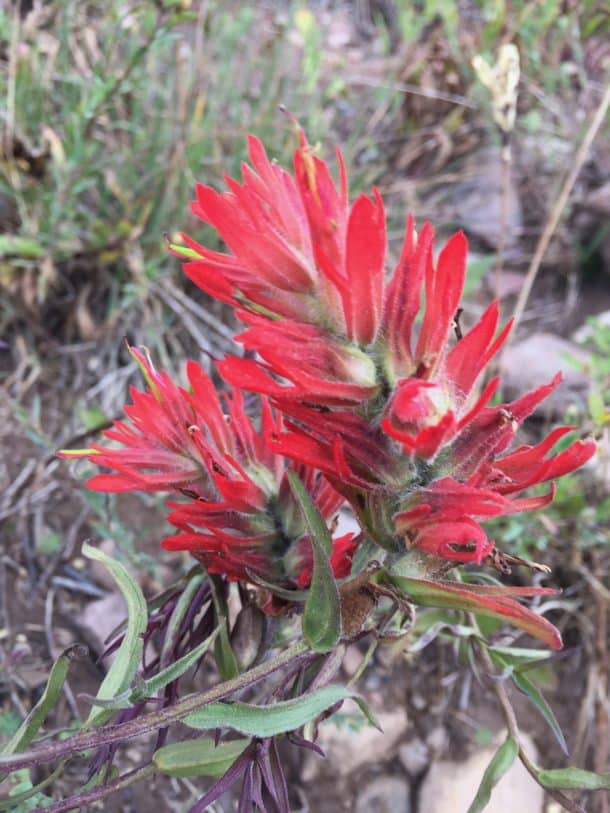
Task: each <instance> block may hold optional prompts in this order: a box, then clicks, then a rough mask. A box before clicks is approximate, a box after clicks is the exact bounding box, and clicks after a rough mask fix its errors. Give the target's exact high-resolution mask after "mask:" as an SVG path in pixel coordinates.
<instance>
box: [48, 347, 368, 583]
mask: <svg viewBox="0 0 610 813" xmlns="http://www.w3.org/2000/svg"><path fill="white" fill-rule="evenodd" d="M131 353H132V355H133V357H134V358H135V359H136V360H137V362H138V364H139V366H140V368H141V370H142V372H143V373H144V376H145V379H146V381H147V383H148V387H147V389H146V390H145V391H144V392H142V391H140V390H137V389H136V388H135V387H132V388H131V398H132V404H130V405H127V406H126V407H125V413H126V415H127V417H128V419H129V422H125V421H116V422H115V424H114V426H113V428H112V429H109V430H107V431H106V432H105V433H104V435H105V437H106V439H107V440H110V441H116V442H118V443H120V444H122V446H121V448H111V447H108V446H97V445H96V446H93V447H91V448H90V449H84V450H80V451H77V452H64V453H63V454H64V456H69V457H75V456H80V457H87V458H88V459H89V460H90V461H92V462H94V463H96V464H97V465H100V466H104V467H106V468H109V469H111V470H112V473H110V474H98V475H95V476H94V477H92V478H91V479H90V480H88V482H87V486H88V487H89V488H91V489H93V490H96V491H109V492H121V491H162V492H170V493H174V494H177V495H181V496H182V497H185V498H187V500H188V502H170V503H169V505H170V508H171V509H172V511H171V513H170V514H169V516H168V519H169V521H170V522H171V523H172V524H173V525H175V526H176V527H177V528H179V529H180V531H181V533H178V534H175V535H172V536H169V537H167V538H166V539H164V540H163V543H162V545H163V547H164V548H166V549H168V550H187V551H189V552H191V553H192V554H193V556H195V558H197V559H198V560H199V561H200V562H202V563H203V564H204V565H205V567H206V568H207V569H208V571H209V572H211V573H220V574H223V575H225V576H227V577H228V578H229V579H232V580H241V581H244V582H247V581H250V580H251V579H252V578H256V577H257V576H259V577H261V578H264V579H266V580H269V581H271V582H274V583H275V582H279V583H285V584H286V585H288V586H293V587H294V586H300V587H301V586H307V584H308V583H309V579H310V577H311V552H310V549H309V544H308V540H307V535H306V533H305V527H304V525H303V522H302V519H301V517H300V514H299V512H298V509H297V507H296V505H295V504H294V500H293V497H292V493H291V491H290V488H289V485H288V481H287V479H286V474H287V471H288V470H289V469H291V468H292V469H294V470H295V471H296V473H297V474H298V475H299V476H300V478H301V479H302V481H303V482H304V483H305V486H306V488H307V489H308V492H309V494H310V496H311V497H312V499H313V501H314V503H315V504H316V506H317V507H318V510H319V511H320V513H321V514H322V516H323V517H324V518H325V519H328V520H329V521H330V520H332V518H333V517H334V516H335V515H336V513H337V511H338V509H339V507H340V505H341V504H342V502H343V498H342V497H341V496H340V495H339V494H338V493H337V492H336V491H335V490H334V489H333V488H332V486H331V485H330V484H329V483H328V481H326V480H325V479H324V478H323V477H322V476H321V475H320V474H319V473H317V472H315V471H314V470H312V469H310V468H308V467H307V466H305V465H303V464H300V463H293V464H291V463H290V462H289V461H287V460H286V459H285V458H283V457H282V456H280V455H278V454H277V453H276V452H274V451H273V449H272V446H271V443H270V438H271V436H272V435H275V434H277V433H278V432H280V431H281V425H282V419H281V417H280V416H279V415H278V414H277V413H275V412H274V410H273V409H272V408H271V406H270V405H269V403H268V401H267V400H266V399H265V398H262V399H261V402H260V414H259V416H258V426H255V423H254V421H253V420H252V419H251V418H250V416H249V415H248V414H247V413H246V410H245V406H244V399H243V396H242V394H241V392H240V391H239V390H233V391H232V392H230V393H229V392H226V393H224V394H223V395H224V398H223V401H224V408H223V403H222V402H221V398H220V397H219V394H218V392H217V391H216V389H215V387H214V384H213V382H212V380H211V378H210V377H209V376H208V375H207V374H206V373H205V371H204V370H203V369H202V368H201V367H200V365H199V364H197V363H196V362H193V361H190V362H188V364H187V374H188V379H189V384H190V388H189V389H188V390H186V389H183V388H182V387H179V386H177V385H176V384H174V382H173V381H172V380H171V378H170V377H169V375H168V374H167V373H165V372H158V371H156V370H155V369H154V367H153V366H152V364H151V363H150V361H149V360H148V359H147V358H146V356H145V355H144V354H143V353H142V352H140V351H139V350H136V349H131ZM353 549H354V541H353V534H347V535H343V536H341V537H339V538H337V539H336V540H335V548H334V551H333V556H332V562H331V564H332V565H333V568H334V572H335V574H336V575H337V576H339V577H340V576H345V575H347V574H348V572H349V566H350V560H351V555H352V553H353ZM308 574H309V576H308Z"/></svg>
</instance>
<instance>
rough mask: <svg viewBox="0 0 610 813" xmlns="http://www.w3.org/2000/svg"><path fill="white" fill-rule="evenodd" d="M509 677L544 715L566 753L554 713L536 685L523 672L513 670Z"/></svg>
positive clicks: (566, 749)
mask: <svg viewBox="0 0 610 813" xmlns="http://www.w3.org/2000/svg"><path fill="white" fill-rule="evenodd" d="M490 654H491V657H492V659H493V660H495V658H494V654H493V652H491V653H490ZM511 679H512V680H513V681H514V683H515V685H516V686H517V687H518V688H519V689H521V691H522V692H524V693H525V694H526V695H527V696H528V697H529V699H530V700H531V702H532V703H533V704H534V706H535V707H536V708H537V709H538V711H539V712H540V714H541V715H542V716H543V717H544V719H545V720H546V722H547V723H548V726H549V728H550V729H551V731H552V732H553V734H554V735H555V739H556V740H557V742H558V743H559V745H560V746H561V749H562V751H563V752H564V754H567V753H568V745H567V743H566V740H565V737H564V736H563V732H562V730H561V728H560V726H559V723H558V722H557V719H556V718H555V715H554V714H553V712H552V711H551V707H550V706H549V704H548V703H547V702H546V700H545V699H544V697H543V696H542V694H541V692H540V690H539V689H538V687H537V686H535V685H534V684H533V683H532V681H531V680H528V678H526V677H525V675H524V674H523V672H513V673H512V675H511Z"/></svg>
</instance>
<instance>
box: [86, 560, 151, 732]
mask: <svg viewBox="0 0 610 813" xmlns="http://www.w3.org/2000/svg"><path fill="white" fill-rule="evenodd" d="M83 555H84V556H86V557H87V558H88V559H95V560H96V561H98V562H101V563H102V564H103V565H104V566H105V567H106V568H107V569H108V570H109V571H110V573H111V575H112V577H113V578H114V580H115V582H116V583H117V586H118V587H119V589H120V591H121V593H122V594H123V597H124V599H125V602H126V604H127V626H126V628H125V635H124V637H123V641H122V643H121V646H120V647H119V649H118V651H117V653H116V656H115V658H114V661H113V662H112V665H111V667H110V669H109V670H108V673H107V675H106V677H105V678H104V680H103V681H102V685H101V686H100V688H99V691H98V693H97V697H98V698H100V700H110V699H112V698H114V697H116V696H117V695H119V694H121V692H124V691H125V690H126V689H127V688H129V686H130V685H131V682H132V681H133V679H134V677H135V676H136V673H137V671H138V667H139V665H140V661H141V659H142V650H143V647H144V642H143V639H142V636H143V634H144V632H145V630H146V625H147V622H148V615H147V610H146V601H145V599H144V596H143V595H142V591H141V590H140V587H139V585H138V584H137V582H135V581H134V580H133V579H132V577H131V576H130V575H129V573H128V572H127V570H126V569H125V568H124V567H123V565H122V564H120V563H119V562H117V561H115V560H114V559H111V558H110V557H109V556H107V555H106V554H105V553H103V552H102V551H100V550H98V549H97V548H93V547H91V545H87V544H85V545H83ZM111 716H112V709H103V708H101V707H100V706H96V705H95V704H94V705H93V708H92V709H91V712H90V714H89V717H88V718H87V720H86V722H85V728H87V727H90V726H92V725H101V724H102V723H105V722H106V721H107V720H108V719H110V717H111Z"/></svg>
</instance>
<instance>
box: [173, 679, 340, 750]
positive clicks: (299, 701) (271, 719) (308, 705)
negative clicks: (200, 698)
mask: <svg viewBox="0 0 610 813" xmlns="http://www.w3.org/2000/svg"><path fill="white" fill-rule="evenodd" d="M348 697H351V692H350V691H349V690H348V689H346V688H345V687H344V686H335V685H332V686H325V687H324V688H323V689H318V690H317V691H315V692H310V693H309V694H304V695H302V696H301V697H297V698H295V699H294V700H283V701H282V702H280V703H274V704H273V705H271V706H254V705H251V704H250V703H239V702H238V703H222V702H221V703H210V704H209V705H208V706H204V707H203V708H202V709H199V711H194V712H193V713H192V714H189V715H188V716H187V717H185V718H184V720H183V722H184V723H185V724H186V725H189V726H191V727H192V728H199V729H204V730H207V729H212V728H231V729H233V730H234V731H239V733H240V734H248V735H249V736H253V737H274V736H276V735H277V734H285V733H286V732H287V731H295V730H296V729H298V728H301V726H304V725H305V724H306V723H308V722H309V721H310V720H314V719H315V718H316V717H317V716H318V715H319V714H322V712H323V711H326V709H328V708H330V707H331V706H334V704H335V703H337V702H338V701H339V700H345V699H346V698H348Z"/></svg>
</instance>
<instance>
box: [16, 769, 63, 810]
mask: <svg viewBox="0 0 610 813" xmlns="http://www.w3.org/2000/svg"><path fill="white" fill-rule="evenodd" d="M65 766H66V761H65V760H63V761H62V762H60V763H59V765H58V766H57V768H55V770H54V771H53V773H51V774H49V776H47V777H46V778H45V779H43V780H42V782H39V783H38V784H36V785H33V784H32V780H31V777H30V772H29V771H28V770H27V768H26V769H24V770H21V771H15V772H14V773H12V774H11V776H10V781H11V782H14V783H15V785H14V787H13V788H12V790H11V791H10V792H9V797H8V799H6V798H4V796H3V797H2V799H0V810H10V811H11V813H25V811H29V810H39V809H41V808H43V807H47V806H48V805H50V804H52V802H53V799H52V798H51V797H50V796H47V795H46V794H44V793H43V792H42V791H43V790H44V789H45V788H48V787H49V785H52V784H53V782H55V781H56V780H57V779H58V778H59V777H60V776H61V774H62V772H63V770H64V768H65Z"/></svg>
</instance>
